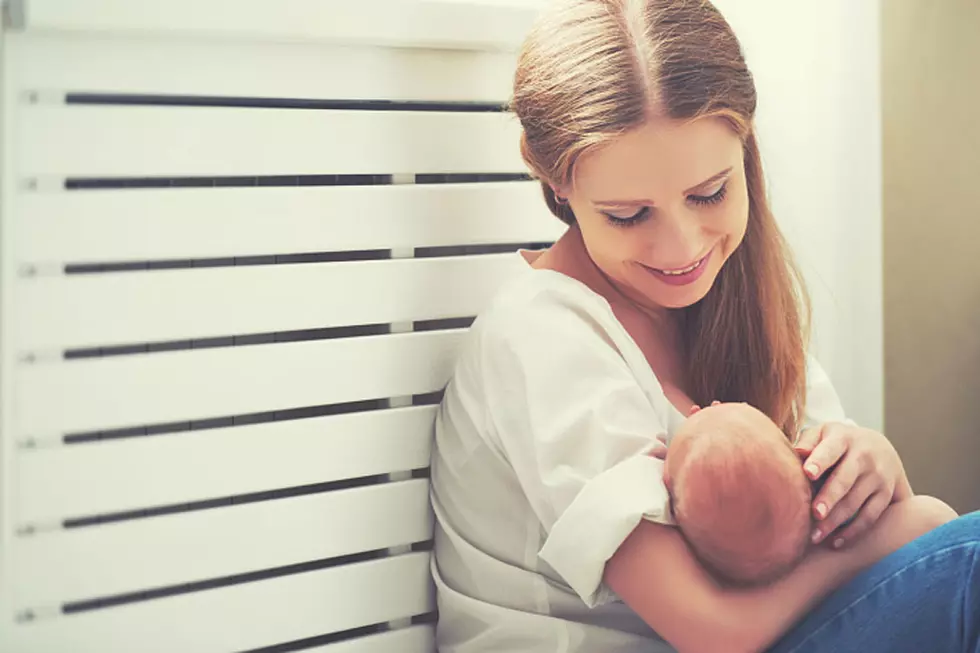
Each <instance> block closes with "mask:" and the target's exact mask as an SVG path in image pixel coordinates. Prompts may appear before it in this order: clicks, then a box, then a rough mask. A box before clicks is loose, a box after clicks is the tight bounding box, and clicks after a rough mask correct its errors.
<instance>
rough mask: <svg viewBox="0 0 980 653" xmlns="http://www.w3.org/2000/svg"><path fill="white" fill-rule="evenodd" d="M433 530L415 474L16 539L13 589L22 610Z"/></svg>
mask: <svg viewBox="0 0 980 653" xmlns="http://www.w3.org/2000/svg"><path fill="white" fill-rule="evenodd" d="M226 453H227V456H228V458H232V457H236V456H238V455H239V453H238V452H237V451H236V450H234V449H229V450H228V451H227V452H226ZM121 464H124V463H121ZM261 466H262V462H261V461H253V467H254V468H256V469H258V468H260V467H261ZM213 471H214V473H216V474H220V473H221V470H213ZM117 490H118V491H120V492H126V491H127V488H125V487H120V488H117ZM431 535H432V520H431V517H430V509H429V497H428V481H427V480H425V479H413V480H408V481H404V482H398V483H385V484H381V485H375V486H370V487H362V488H352V489H347V490H336V491H332V492H324V493H320V494H312V495H308V496H300V497H291V498H286V499H277V500H271V501H260V502H256V503H245V504H240V505H232V506H226V507H219V508H214V509H210V510H196V511H191V512H183V513H176V514H171V515H163V516H156V517H151V518H147V519H135V520H128V521H120V522H115V523H107V524H102V525H94V526H87V527H84V528H69V529H60V530H56V531H51V532H39V533H37V534H35V535H32V536H22V537H17V538H15V540H14V542H13V551H12V553H13V555H14V556H15V557H16V560H17V565H16V567H15V569H14V585H13V588H12V592H13V597H14V600H15V602H16V604H17V605H16V607H18V608H29V607H34V606H39V605H51V604H60V603H64V602H69V601H81V600H86V599H92V598H94V597H105V596H112V595H119V594H127V593H131V592H138V591H141V590H146V589H150V588H159V587H170V586H175V585H182V584H185V583H192V582H196V581H204V580H208V579H212V578H220V577H226V576H233V575H236V574H243V573H247V572H254V571H259V570H262V569H268V568H273V567H284V566H287V565H295V564H299V563H303V562H308V561H311V560H322V559H326V558H334V557H338V556H344V555H348V554H353V553H360V552H364V551H372V550H375V549H383V548H387V547H393V546H402V545H408V544H412V543H414V542H422V541H424V540H427V539H429V538H430V537H431Z"/></svg>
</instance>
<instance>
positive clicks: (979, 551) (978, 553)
mask: <svg viewBox="0 0 980 653" xmlns="http://www.w3.org/2000/svg"><path fill="white" fill-rule="evenodd" d="M978 559H980V547H977V548H975V549H973V563H972V565H971V566H970V569H971V570H975V569H976V568H977V560H978ZM972 589H973V588H972V587H967V588H966V591H965V592H963V605H962V606H960V614H961V615H968V614H969V612H967V609H966V608H967V605H969V604H970V603H972V601H973V596H972V594H971V593H970V592H971V590H972ZM969 623H970V621H969V619H967V618H966V617H963V619H962V623H961V624H960V640H961V641H964V642H965V641H967V635H968V634H969V633H967V627H968V625H969Z"/></svg>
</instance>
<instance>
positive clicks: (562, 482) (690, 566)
mask: <svg viewBox="0 0 980 653" xmlns="http://www.w3.org/2000/svg"><path fill="white" fill-rule="evenodd" d="M513 108H514V111H515V112H516V114H517V116H518V118H519V119H520V121H521V125H522V127H523V138H522V143H521V148H522V152H523V155H524V158H525V160H526V162H527V163H528V165H529V166H530V168H531V169H532V170H533V171H534V172H535V173H536V175H537V176H538V177H539V178H540V179H541V181H542V187H543V190H544V197H545V201H546V203H547V205H548V207H549V208H550V209H551V211H552V212H553V213H554V214H555V215H556V216H558V217H559V218H561V219H562V220H563V221H565V222H566V223H567V224H568V225H569V229H568V231H567V233H566V234H565V235H564V236H563V237H562V238H561V239H560V240H559V241H558V242H557V243H556V244H555V245H554V246H552V247H551V248H550V249H548V250H547V251H545V252H536V253H530V252H523V253H521V254H520V255H515V258H514V265H515V266H516V267H517V268H519V274H518V278H517V280H516V281H515V282H514V283H510V284H508V285H507V286H506V287H505V288H503V289H502V290H501V292H500V294H499V295H498V296H497V297H496V299H495V300H494V301H493V302H492V304H491V305H490V306H489V307H488V308H487V310H486V311H485V312H484V313H483V314H482V315H481V316H480V318H479V319H478V320H477V322H476V323H475V324H474V327H473V329H472V330H471V333H470V337H469V340H468V343H467V345H466V346H465V348H464V350H463V351H462V353H461V355H460V358H459V362H458V365H457V367H456V371H455V373H454V376H453V380H452V381H451V383H450V384H449V386H448V388H447V390H446V396H445V399H444V401H443V404H442V406H441V409H440V412H439V416H438V420H437V424H436V448H435V452H434V455H433V477H432V488H433V490H432V498H433V505H434V509H435V513H436V517H437V529H436V546H435V563H434V565H433V573H434V576H435V579H436V584H437V590H438V599H439V610H440V620H439V626H438V643H439V647H440V650H442V651H452V652H457V653H472V652H475V651H514V652H518V651H542V652H544V651H547V652H549V653H550V652H554V651H583V652H595V653H617V652H625V651H631V652H632V651H637V652H639V651H673V650H677V651H681V652H682V653H687V652H699V651H706V652H712V653H713V652H742V651H763V650H772V651H778V652H779V653H783V652H787V653H788V652H790V651H795V652H804V651H834V652H837V653H846V652H848V651H861V652H863V653H874V652H877V651H881V652H888V653H903V652H906V651H907V652H909V653H911V652H915V653H923V652H931V651H935V652H940V651H942V652H945V651H955V652H963V653H966V652H970V653H978V652H980V632H978V631H980V562H978V559H980V515H978V514H974V515H969V516H966V517H961V518H959V519H953V518H954V517H955V515H952V514H950V512H951V511H949V510H948V508H946V507H945V506H944V505H943V504H942V503H941V502H938V501H935V500H931V499H928V498H926V497H915V496H913V494H912V490H911V488H910V487H909V483H908V480H907V479H906V476H905V472H904V469H903V467H902V463H901V460H900V459H899V457H898V454H897V453H896V451H895V449H894V448H893V447H892V446H891V444H889V442H888V441H887V440H886V439H885V438H884V436H882V435H881V434H880V433H876V432H874V431H870V430H867V429H862V428H859V427H858V426H856V425H854V424H853V423H852V422H849V421H847V420H846V418H845V417H844V414H843V410H842V409H841V406H840V403H839V401H838V399H837V396H836V394H835V392H834V390H833V388H832V387H831V385H830V382H829V379H828V378H827V377H826V375H825V374H823V372H822V371H821V370H820V368H819V366H818V365H817V364H816V363H815V362H814V361H812V360H808V358H807V356H806V303H805V301H803V300H802V299H801V297H802V296H803V292H802V284H801V281H800V279H799V277H798V276H797V275H796V273H795V271H794V268H793V266H792V264H791V262H790V257H789V253H788V251H787V249H786V245H785V244H784V241H783V238H782V236H781V235H780V232H779V229H778V228H777V225H776V222H775V220H774V219H773V216H772V215H771V213H770V211H769V208H768V206H767V203H766V194H765V186H764V182H763V176H762V168H761V163H760V158H759V149H758V145H757V142H756V137H755V132H754V128H753V115H754V113H755V109H756V92H755V87H754V84H753V81H752V77H751V75H750V73H749V71H748V70H747V68H746V66H745V62H744V60H743V57H742V53H741V50H740V47H739V44H738V42H737V40H736V38H735V36H734V35H733V34H732V31H731V29H730V27H729V26H728V24H727V23H726V22H725V20H724V19H723V18H722V16H721V15H720V14H719V13H718V12H717V11H716V10H715V9H714V7H712V6H711V4H710V3H708V2H707V1H705V0H564V1H562V2H559V3H557V4H554V5H553V6H552V7H551V8H549V9H548V10H547V11H546V12H545V13H544V14H543V15H542V16H541V18H540V20H539V22H538V24H537V26H536V27H535V28H534V29H533V30H532V32H531V34H530V35H529V37H528V39H527V42H526V44H525V47H524V49H523V51H522V53H521V56H520V59H519V62H518V70H517V75H516V80H515V88H514V101H513ZM716 399H717V400H721V401H744V402H748V403H750V404H752V405H754V406H756V407H757V408H759V409H760V410H762V411H763V412H764V413H766V414H767V415H768V416H769V417H770V418H772V419H773V420H774V421H775V422H776V423H777V424H779V425H781V426H782V428H783V430H784V431H785V433H786V434H787V437H790V438H793V439H796V438H797V436H799V440H798V442H797V446H798V447H799V448H800V449H802V450H803V451H804V452H806V453H807V454H808V456H806V460H805V461H804V469H805V470H806V471H807V473H808V474H809V475H810V477H811V478H813V479H814V480H816V479H818V478H823V479H824V480H825V483H824V485H823V487H822V489H821V490H820V492H819V493H818V494H817V496H816V497H815V499H814V504H813V512H814V517H815V519H816V523H817V529H816V531H815V533H814V541H815V542H818V543H820V544H821V546H817V547H815V548H814V549H813V551H812V552H811V553H810V554H809V555H808V556H807V558H806V559H805V560H804V562H803V563H802V564H801V565H800V566H799V567H798V568H796V569H795V570H794V571H793V572H791V573H790V574H789V575H788V576H786V577H785V578H783V579H782V580H781V581H779V582H777V583H775V584H773V585H770V586H768V587H765V588H762V589H753V590H745V589H730V588H726V587H722V586H720V585H718V584H717V583H716V582H715V581H714V580H713V579H712V578H711V577H710V575H709V574H708V573H707V572H705V571H704V570H703V569H702V568H701V567H700V566H699V565H698V563H697V562H696V560H695V558H694V557H693V555H692V554H691V552H690V550H689V549H688V547H687V545H686V544H685V542H684V540H683V538H682V537H681V536H680V534H679V533H678V532H677V530H676V529H675V528H673V527H672V526H671V525H670V523H669V522H670V519H669V513H668V511H667V510H666V508H665V506H666V502H665V497H666V492H665V489H664V485H663V480H662V466H661V462H660V461H659V460H657V459H656V454H658V453H662V452H660V451H659V449H660V447H662V445H661V444H659V443H658V440H657V436H658V435H665V436H667V438H668V439H669V436H670V434H671V433H672V432H673V431H674V430H675V429H676V428H677V426H678V425H679V424H680V423H681V421H682V420H683V419H684V417H683V415H684V414H686V413H687V411H688V409H689V408H690V406H691V405H692V404H700V405H706V404H707V403H709V402H710V401H712V400H716ZM828 470H829V471H828ZM920 536H921V537H920Z"/></svg>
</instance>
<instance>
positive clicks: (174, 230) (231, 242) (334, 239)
mask: <svg viewBox="0 0 980 653" xmlns="http://www.w3.org/2000/svg"><path fill="white" fill-rule="evenodd" d="M14 201H15V209H16V215H17V219H16V222H15V224H14V227H15V229H16V234H17V242H18V248H17V252H16V253H15V254H16V256H17V257H18V260H19V261H21V262H22V263H48V262H54V263H66V262H96V261H100V262H102V261H120V260H122V261H142V260H166V259H193V258H218V257H242V256H258V255H270V254H287V253H294V252H327V251H332V252H344V251H356V250H374V249H389V248H406V247H436V246H448V245H477V244H491V243H526V242H542V241H552V240H556V239H557V238H558V237H559V236H560V235H561V233H562V231H563V230H564V225H562V223H561V222H560V221H558V220H557V219H555V217H554V216H552V215H551V214H550V213H548V210H547V209H546V208H545V206H544V203H543V202H542V201H541V190H540V187H539V185H538V184H537V183H536V182H505V183H486V184H433V185H417V186H416V185H408V186H361V187H357V186H349V187H291V188H207V189H202V188H182V189H174V190H139V191H85V192H54V193H23V194H20V195H18V196H17V197H16V198H15V200H14Z"/></svg>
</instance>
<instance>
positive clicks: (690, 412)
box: [687, 401, 721, 417]
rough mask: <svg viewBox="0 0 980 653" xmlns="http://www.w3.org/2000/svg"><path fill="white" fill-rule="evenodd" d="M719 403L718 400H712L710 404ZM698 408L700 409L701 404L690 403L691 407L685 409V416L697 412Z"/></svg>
mask: <svg viewBox="0 0 980 653" xmlns="http://www.w3.org/2000/svg"><path fill="white" fill-rule="evenodd" d="M720 403H721V402H720V401H712V402H711V405H712V406H717V405H718V404H720ZM699 410H701V406H698V405H697V404H692V405H691V408H690V409H689V410H688V411H687V416H688V417H690V416H691V415H693V414H694V413H696V412H698V411H699Z"/></svg>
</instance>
